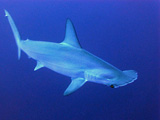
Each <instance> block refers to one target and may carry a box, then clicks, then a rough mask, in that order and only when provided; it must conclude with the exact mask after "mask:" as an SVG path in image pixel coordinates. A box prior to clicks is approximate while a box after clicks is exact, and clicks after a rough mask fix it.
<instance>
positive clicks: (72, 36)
mask: <svg viewBox="0 0 160 120" xmlns="http://www.w3.org/2000/svg"><path fill="white" fill-rule="evenodd" d="M62 44H68V45H71V46H74V47H77V48H81V45H80V43H79V41H78V38H77V34H76V31H75V28H74V26H73V23H72V22H71V20H70V19H67V22H66V33H65V38H64V41H63V42H62Z"/></svg>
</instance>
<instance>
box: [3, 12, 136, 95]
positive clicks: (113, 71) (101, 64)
mask: <svg viewBox="0 0 160 120" xmlns="http://www.w3.org/2000/svg"><path fill="white" fill-rule="evenodd" d="M5 14H6V16H7V17H8V20H9V23H10V26H11V29H12V31H13V34H14V37H15V40H16V44H17V47H18V58H20V54H21V50H22V51H24V52H25V53H26V54H27V55H28V56H29V57H30V58H33V59H34V60H36V61H37V65H36V67H35V69H34V70H38V69H40V68H42V67H46V68H49V69H51V70H53V71H55V72H57V73H60V74H63V75H66V76H68V77H71V83H70V85H69V86H68V88H67V89H66V90H65V92H64V95H69V94H71V93H73V92H74V91H76V90H77V89H79V88H80V87H81V86H82V85H84V84H85V83H86V82H87V81H90V82H95V83H100V84H104V85H107V86H110V87H112V88H117V87H120V86H124V85H127V84H128V83H131V82H133V81H134V80H136V79H137V72H136V71H134V70H126V71H121V70H119V69H118V68H116V67H114V66H113V65H111V64H109V63H108V62H105V61H104V60H102V59H100V58H98V57H97V56H95V55H93V54H91V53H89V52H88V51H86V50H84V49H82V47H81V45H80V43H79V41H78V38H77V35H76V32H75V28H74V26H73V24H72V22H71V20H69V19H68V20H67V23H66V34H65V39H64V41H63V42H61V43H53V42H44V41H33V40H29V39H27V40H21V38H20V35H19V32H18V30H17V28H16V26H15V23H14V21H13V19H12V17H11V16H10V14H9V13H8V12H7V11H6V10H5Z"/></svg>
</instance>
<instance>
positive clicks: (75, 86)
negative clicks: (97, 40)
mask: <svg viewBox="0 0 160 120" xmlns="http://www.w3.org/2000/svg"><path fill="white" fill-rule="evenodd" d="M85 82H86V81H85V80H84V79H83V78H76V79H72V81H71V83H70V85H69V86H68V88H67V89H66V90H65V92H64V94H63V95H65V96H66V95H69V94H71V93H73V92H74V91H76V90H77V89H79V88H80V87H81V86H82V85H84V83H85Z"/></svg>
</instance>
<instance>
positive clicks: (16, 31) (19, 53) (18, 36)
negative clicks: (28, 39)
mask: <svg viewBox="0 0 160 120" xmlns="http://www.w3.org/2000/svg"><path fill="white" fill-rule="evenodd" d="M4 11H5V16H7V17H8V21H9V24H10V26H11V29H12V31H13V35H14V38H15V40H16V44H17V47H18V59H20V56H21V48H20V41H21V39H20V35H19V32H18V30H17V27H16V25H15V23H14V21H13V19H12V17H11V16H10V14H9V13H8V11H6V10H4Z"/></svg>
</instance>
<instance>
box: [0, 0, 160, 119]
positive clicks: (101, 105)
mask: <svg viewBox="0 0 160 120" xmlns="http://www.w3.org/2000/svg"><path fill="white" fill-rule="evenodd" d="M158 4H159V3H158V2H137V1H135V2H63V1H61V2H56V1H54V2H51V1H48V2H44V1H41V2H33V1H31V0H30V1H29V2H26V1H23V2H0V120H159V118H158V116H159V114H158V111H159V107H160V105H159V93H160V92H159V91H158V89H159V88H158V86H159V81H158V80H159V77H158V69H159V68H158V57H159V56H158V46H159V45H158V43H159V42H158V7H159V6H158ZM4 9H7V10H8V11H9V12H10V14H11V15H12V17H13V19H14V21H15V23H16V25H17V27H18V30H19V32H20V35H21V38H22V39H27V38H29V39H32V40H42V41H51V42H61V41H62V40H63V38H64V34H65V22H66V19H67V18H70V19H71V20H72V21H73V23H74V25H75V28H76V31H77V34H78V38H79V40H80V43H81V45H82V47H83V48H84V49H86V50H88V51H89V52H91V53H93V54H95V55H97V56H98V57H100V58H102V59H104V60H106V61H107V62H109V63H111V64H113V65H114V66H116V67H118V68H119V69H121V70H126V69H134V70H136V71H137V72H138V75H139V76H138V79H137V80H136V81H135V82H134V83H132V84H129V85H127V86H124V87H121V88H117V89H111V88H109V87H107V86H104V85H100V84H95V83H86V84H85V85H84V86H83V87H82V88H80V89H79V90H77V91H76V92H75V93H73V94H72V95H70V96H67V97H66V96H65V97H64V96H63V92H64V90H65V89H66V88H67V86H68V85H69V83H70V78H68V77H65V76H63V75H60V74H57V73H55V72H53V71H51V70H49V69H47V68H42V69H40V70H38V71H36V72H34V71H33V69H34V67H35V65H36V62H35V61H34V60H32V59H28V57H27V56H26V55H25V54H24V53H23V54H22V57H21V59H20V60H17V47H16V44H15V41H14V38H13V34H12V31H11V28H10V26H9V23H8V21H7V19H6V17H4V11H3V10H4Z"/></svg>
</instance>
